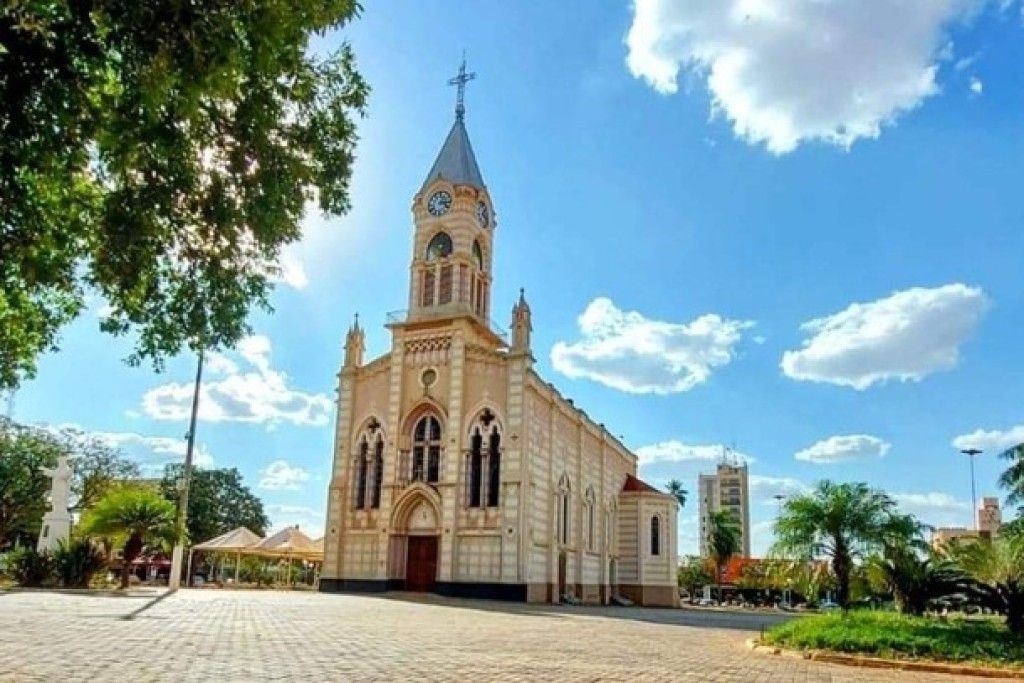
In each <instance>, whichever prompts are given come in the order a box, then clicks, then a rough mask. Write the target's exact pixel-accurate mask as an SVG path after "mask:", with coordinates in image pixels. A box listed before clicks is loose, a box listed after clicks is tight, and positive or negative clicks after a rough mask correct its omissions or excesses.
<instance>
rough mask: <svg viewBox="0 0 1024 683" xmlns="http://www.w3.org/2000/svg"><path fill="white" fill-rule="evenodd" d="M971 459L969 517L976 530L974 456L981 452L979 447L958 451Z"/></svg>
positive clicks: (976, 502)
mask: <svg viewBox="0 0 1024 683" xmlns="http://www.w3.org/2000/svg"><path fill="white" fill-rule="evenodd" d="M960 452H961V453H963V454H964V455H966V456H967V459H968V460H970V461H971V517H972V518H973V519H974V530H975V531H977V530H978V496H977V494H976V493H975V491H974V458H975V457H976V456H978V455H980V454H981V452H982V451H981V449H980V448H964V449H961V451H960Z"/></svg>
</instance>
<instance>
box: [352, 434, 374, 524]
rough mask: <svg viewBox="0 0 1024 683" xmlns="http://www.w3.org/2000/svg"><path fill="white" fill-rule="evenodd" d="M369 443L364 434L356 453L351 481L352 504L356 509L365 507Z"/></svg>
mask: <svg viewBox="0 0 1024 683" xmlns="http://www.w3.org/2000/svg"><path fill="white" fill-rule="evenodd" d="M369 453H370V443H369V442H368V441H367V440H366V437H365V436H364V437H363V438H362V440H360V442H359V453H358V455H356V462H355V468H354V469H355V474H354V478H353V481H352V492H353V501H352V505H353V506H355V508H356V509H357V510H361V509H362V508H364V507H366V467H367V465H368V464H369V463H368V460H369Z"/></svg>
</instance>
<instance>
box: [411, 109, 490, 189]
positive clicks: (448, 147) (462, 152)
mask: <svg viewBox="0 0 1024 683" xmlns="http://www.w3.org/2000/svg"><path fill="white" fill-rule="evenodd" d="M439 178H443V179H444V180H447V181H448V182H450V183H452V184H455V185H475V186H476V187H481V188H482V187H484V179H483V176H481V175H480V167H479V166H477V165H476V156H475V155H474V154H473V146H472V145H470V144H469V135H468V134H467V133H466V126H465V124H464V123H463V121H462V117H456V119H455V123H454V124H452V129H451V131H449V133H448V137H447V138H445V141H444V145H443V146H442V147H441V152H440V153H439V154H438V155H437V160H436V161H435V162H434V165H433V166H431V167H430V173H428V174H427V179H426V180H424V181H423V187H424V188H426V187H427V186H428V185H430V184H431V183H432V182H434V181H435V180H437V179H439Z"/></svg>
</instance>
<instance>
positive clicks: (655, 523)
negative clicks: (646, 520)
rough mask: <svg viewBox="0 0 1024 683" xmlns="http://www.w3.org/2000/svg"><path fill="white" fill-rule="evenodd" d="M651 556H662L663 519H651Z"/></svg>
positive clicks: (656, 517) (655, 517)
mask: <svg viewBox="0 0 1024 683" xmlns="http://www.w3.org/2000/svg"><path fill="white" fill-rule="evenodd" d="M651 555H661V518H660V517H658V516H657V515H655V516H654V517H651Z"/></svg>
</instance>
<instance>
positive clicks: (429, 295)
mask: <svg viewBox="0 0 1024 683" xmlns="http://www.w3.org/2000/svg"><path fill="white" fill-rule="evenodd" d="M420 305H421V306H433V305H434V271H432V270H425V271H423V291H422V292H421V293H420Z"/></svg>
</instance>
